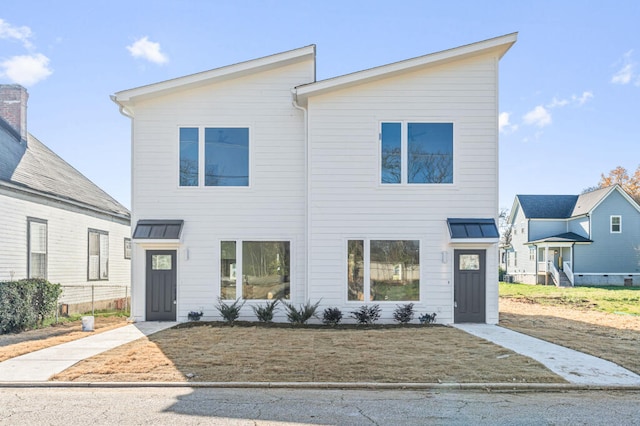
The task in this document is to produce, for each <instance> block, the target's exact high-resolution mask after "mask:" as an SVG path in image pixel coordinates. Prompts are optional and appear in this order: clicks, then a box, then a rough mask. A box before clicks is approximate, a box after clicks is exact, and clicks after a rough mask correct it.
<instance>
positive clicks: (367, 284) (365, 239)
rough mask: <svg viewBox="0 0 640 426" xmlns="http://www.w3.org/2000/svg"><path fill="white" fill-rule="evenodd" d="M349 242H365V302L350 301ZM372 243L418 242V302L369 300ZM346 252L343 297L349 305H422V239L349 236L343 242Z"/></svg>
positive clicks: (344, 255)
mask: <svg viewBox="0 0 640 426" xmlns="http://www.w3.org/2000/svg"><path fill="white" fill-rule="evenodd" d="M349 241H363V242H364V244H363V256H362V258H363V259H362V261H363V280H364V286H363V294H364V295H365V300H349V278H348V277H349ZM371 241H417V242H418V261H419V262H420V264H419V265H418V277H419V283H418V300H367V298H368V299H370V298H371ZM343 248H344V252H343V255H342V262H343V267H342V268H343V273H342V276H343V289H344V290H343V295H344V296H343V297H344V300H345V302H346V303H347V304H360V305H362V304H363V303H364V304H381V305H391V304H398V303H421V302H422V294H423V291H422V290H423V288H422V287H423V280H424V269H423V265H424V254H423V244H422V239H421V238H417V237H415V236H414V237H397V238H389V237H362V236H349V237H346V238H345V239H344V241H343Z"/></svg>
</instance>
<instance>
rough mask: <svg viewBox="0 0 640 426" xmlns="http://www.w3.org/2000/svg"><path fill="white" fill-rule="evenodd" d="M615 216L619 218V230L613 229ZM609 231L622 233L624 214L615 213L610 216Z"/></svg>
mask: <svg viewBox="0 0 640 426" xmlns="http://www.w3.org/2000/svg"><path fill="white" fill-rule="evenodd" d="M614 218H617V219H618V224H617V226H618V230H617V231H614V230H613V226H614V223H613V219H614ZM609 233H610V234H622V215H619V214H614V215H611V216H609Z"/></svg>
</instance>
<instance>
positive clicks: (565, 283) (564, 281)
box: [551, 271, 573, 287]
mask: <svg viewBox="0 0 640 426" xmlns="http://www.w3.org/2000/svg"><path fill="white" fill-rule="evenodd" d="M558 274H559V275H560V282H559V283H556V286H557V287H573V286H572V285H571V281H569V277H567V274H565V273H564V272H563V271H558ZM551 277H552V279H553V275H551Z"/></svg>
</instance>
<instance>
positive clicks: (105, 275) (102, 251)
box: [88, 229, 109, 281]
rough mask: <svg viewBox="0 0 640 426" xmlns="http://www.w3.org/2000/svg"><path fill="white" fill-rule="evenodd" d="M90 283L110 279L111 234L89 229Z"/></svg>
mask: <svg viewBox="0 0 640 426" xmlns="http://www.w3.org/2000/svg"><path fill="white" fill-rule="evenodd" d="M88 278H89V281H93V280H108V279H109V233H107V232H105V231H98V230H96V229H89V266H88Z"/></svg>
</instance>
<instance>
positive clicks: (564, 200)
mask: <svg viewBox="0 0 640 426" xmlns="http://www.w3.org/2000/svg"><path fill="white" fill-rule="evenodd" d="M516 197H517V198H518V200H519V201H520V206H522V211H523V212H524V215H525V217H527V218H529V219H566V218H569V217H571V215H572V212H573V208H574V206H575V205H576V201H577V200H578V196H577V195H516Z"/></svg>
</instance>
